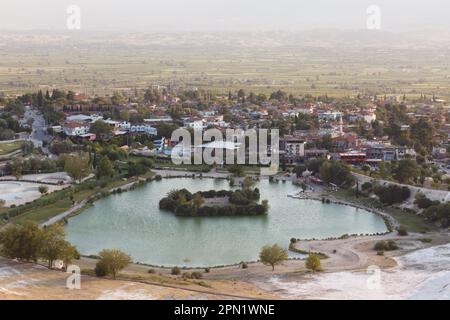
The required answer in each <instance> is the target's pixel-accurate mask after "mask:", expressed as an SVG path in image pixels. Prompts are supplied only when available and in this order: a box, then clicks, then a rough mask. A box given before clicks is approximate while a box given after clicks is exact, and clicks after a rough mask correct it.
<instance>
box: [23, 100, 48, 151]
mask: <svg viewBox="0 0 450 320" xmlns="http://www.w3.org/2000/svg"><path fill="white" fill-rule="evenodd" d="M24 117H25V119H26V120H28V119H33V125H32V129H33V130H32V132H31V134H30V136H29V138H28V139H29V140H30V141H32V142H33V144H34V146H35V147H36V148H42V151H43V152H44V153H45V154H50V151H49V150H48V148H47V147H44V146H43V143H44V141H47V142H49V141H51V140H52V136H51V135H49V134H48V133H47V126H46V123H45V119H44V116H43V115H42V114H41V113H40V112H39V111H38V110H36V108H33V107H27V108H26V110H25V115H24Z"/></svg>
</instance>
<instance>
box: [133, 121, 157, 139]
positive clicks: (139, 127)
mask: <svg viewBox="0 0 450 320" xmlns="http://www.w3.org/2000/svg"><path fill="white" fill-rule="evenodd" d="M129 132H131V133H145V134H147V135H150V136H156V135H157V134H158V131H157V130H156V128H154V127H152V126H151V125H149V124H136V125H131V126H130V129H129Z"/></svg>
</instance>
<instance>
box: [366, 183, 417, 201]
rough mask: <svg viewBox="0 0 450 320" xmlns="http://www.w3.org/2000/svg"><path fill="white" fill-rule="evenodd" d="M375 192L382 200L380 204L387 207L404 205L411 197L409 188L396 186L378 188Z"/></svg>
mask: <svg viewBox="0 0 450 320" xmlns="http://www.w3.org/2000/svg"><path fill="white" fill-rule="evenodd" d="M374 192H375V194H376V195H377V196H378V198H379V199H380V202H381V203H383V204H387V205H392V204H395V203H402V202H403V201H405V200H406V199H408V198H409V197H410V196H411V191H410V190H409V188H408V187H400V186H398V185H394V184H391V185H389V186H387V187H383V186H377V187H375V190H374Z"/></svg>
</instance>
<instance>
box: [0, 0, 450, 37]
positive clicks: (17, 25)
mask: <svg viewBox="0 0 450 320" xmlns="http://www.w3.org/2000/svg"><path fill="white" fill-rule="evenodd" d="M70 4H74V5H78V6H79V7H80V8H81V27H82V30H85V31H127V32H128V31H144V32H164V31H170V32H172V31H176V32H179V31H202V32H207V31H260V30H299V29H315V28H341V29H342V28H345V29H363V28H365V27H366V20H367V14H366V9H367V7H368V6H369V5H378V6H379V7H380V9H381V27H382V29H384V30H389V31H412V30H418V29H431V28H440V29H450V1H449V0H1V2H0V30H18V29H53V30H64V29H65V28H66V20H67V16H68V14H67V13H66V9H67V7H68V5H70Z"/></svg>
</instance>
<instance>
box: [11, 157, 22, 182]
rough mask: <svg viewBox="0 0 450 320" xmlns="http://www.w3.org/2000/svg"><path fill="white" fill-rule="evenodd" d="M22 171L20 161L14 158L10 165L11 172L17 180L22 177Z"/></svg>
mask: <svg viewBox="0 0 450 320" xmlns="http://www.w3.org/2000/svg"><path fill="white" fill-rule="evenodd" d="M22 172H23V165H22V161H20V160H19V159H14V161H13V163H12V165H11V174H12V175H13V176H14V177H15V178H16V180H19V179H20V178H21V177H22Z"/></svg>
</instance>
